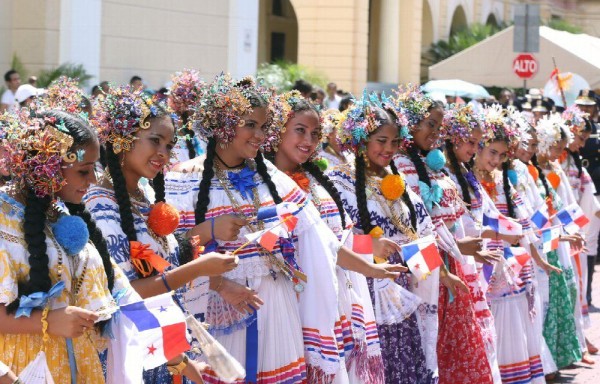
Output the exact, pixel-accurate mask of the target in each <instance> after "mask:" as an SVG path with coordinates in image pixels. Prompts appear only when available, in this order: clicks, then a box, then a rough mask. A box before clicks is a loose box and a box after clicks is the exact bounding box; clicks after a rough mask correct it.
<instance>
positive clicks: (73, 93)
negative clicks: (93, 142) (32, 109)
mask: <svg viewBox="0 0 600 384" xmlns="http://www.w3.org/2000/svg"><path fill="white" fill-rule="evenodd" d="M84 97H85V96H84V94H83V91H82V90H81V88H79V82H78V80H77V79H71V78H69V77H66V76H61V77H59V78H58V79H56V80H54V81H53V82H52V83H51V84H50V86H49V87H48V90H47V92H46V97H39V98H36V103H37V109H38V110H50V109H52V110H59V111H65V112H67V113H70V114H72V115H76V116H79V117H81V118H82V119H84V120H85V121H87V120H88V119H89V116H88V115H87V113H85V112H82V111H81V110H82V108H83V107H84V106H85V105H84V104H83V101H84Z"/></svg>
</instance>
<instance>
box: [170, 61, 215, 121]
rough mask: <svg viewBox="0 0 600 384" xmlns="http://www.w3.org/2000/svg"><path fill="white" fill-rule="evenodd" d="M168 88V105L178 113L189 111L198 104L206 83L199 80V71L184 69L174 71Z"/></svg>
mask: <svg viewBox="0 0 600 384" xmlns="http://www.w3.org/2000/svg"><path fill="white" fill-rule="evenodd" d="M171 80H172V81H173V84H172V85H171V88H169V106H170V107H171V108H172V109H173V111H174V112H175V113H177V114H178V115H180V116H181V115H182V114H183V113H185V112H189V111H191V110H192V108H193V107H194V106H195V105H196V104H198V101H199V100H200V98H201V97H202V94H203V92H204V89H205V88H206V83H205V82H204V81H202V80H200V73H199V72H198V71H196V70H195V69H184V70H183V71H181V72H177V73H175V74H174V75H173V76H172V77H171Z"/></svg>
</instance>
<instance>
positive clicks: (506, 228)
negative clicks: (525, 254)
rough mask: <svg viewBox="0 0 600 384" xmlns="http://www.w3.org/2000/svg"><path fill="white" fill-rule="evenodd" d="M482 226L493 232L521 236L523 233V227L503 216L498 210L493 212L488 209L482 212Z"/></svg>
mask: <svg viewBox="0 0 600 384" xmlns="http://www.w3.org/2000/svg"><path fill="white" fill-rule="evenodd" d="M483 226H487V227H489V228H491V229H492V230H493V231H494V232H496V233H499V234H501V235H506V236H521V235H523V227H522V226H521V224H519V223H517V222H516V221H513V220H511V219H509V218H508V217H506V216H504V215H503V214H501V213H500V212H494V211H492V210H490V209H488V210H487V211H486V212H484V213H483Z"/></svg>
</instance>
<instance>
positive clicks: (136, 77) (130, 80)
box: [129, 75, 142, 84]
mask: <svg viewBox="0 0 600 384" xmlns="http://www.w3.org/2000/svg"><path fill="white" fill-rule="evenodd" d="M134 81H142V78H141V77H139V76H137V75H135V76H131V79H129V84H133V82H134Z"/></svg>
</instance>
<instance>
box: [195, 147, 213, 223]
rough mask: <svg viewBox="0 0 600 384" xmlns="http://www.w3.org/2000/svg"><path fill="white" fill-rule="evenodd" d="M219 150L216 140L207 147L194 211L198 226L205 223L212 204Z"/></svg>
mask: <svg viewBox="0 0 600 384" xmlns="http://www.w3.org/2000/svg"><path fill="white" fill-rule="evenodd" d="M216 148H217V141H216V140H215V139H214V138H212V137H211V138H210V139H209V140H208V145H207V146H206V158H205V159H204V170H203V171H202V180H201V181H200V189H199V191H198V201H197V202H196V208H195V209H194V215H195V217H196V225H198V224H200V223H203V222H204V220H205V219H206V211H207V209H208V204H209V203H210V183H211V180H212V178H213V177H214V176H215V170H214V169H213V166H214V161H215V154H216V153H217V152H216Z"/></svg>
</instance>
